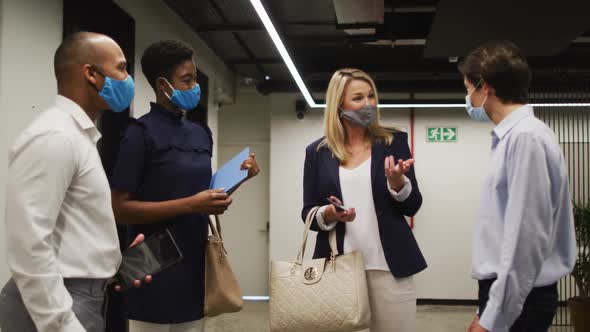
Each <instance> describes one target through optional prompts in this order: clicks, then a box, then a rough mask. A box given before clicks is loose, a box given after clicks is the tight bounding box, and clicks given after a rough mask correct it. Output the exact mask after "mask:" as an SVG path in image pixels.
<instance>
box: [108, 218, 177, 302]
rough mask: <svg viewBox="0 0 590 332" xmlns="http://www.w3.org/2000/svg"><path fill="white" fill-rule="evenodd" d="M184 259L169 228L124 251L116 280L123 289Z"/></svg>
mask: <svg viewBox="0 0 590 332" xmlns="http://www.w3.org/2000/svg"><path fill="white" fill-rule="evenodd" d="M181 260H182V253H181V251H180V249H179V248H178V245H177V244H176V242H175V241H174V238H173V237H172V234H171V233H170V231H169V230H168V229H165V230H163V231H161V232H158V233H155V234H152V235H150V236H149V237H148V238H146V239H145V240H144V241H143V242H141V243H139V244H138V245H136V246H134V247H132V248H129V249H127V250H125V251H124V252H123V260H122V262H121V266H120V267H119V270H118V271H117V274H116V275H115V281H116V282H117V283H118V284H119V286H121V288H122V289H123V290H125V289H128V288H130V287H132V286H133V281H135V280H143V279H144V278H145V276H146V275H154V274H157V273H158V272H160V271H162V270H164V269H167V268H169V267H171V266H172V265H174V264H176V263H178V262H180V261H181Z"/></svg>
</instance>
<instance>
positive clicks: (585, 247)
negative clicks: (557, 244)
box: [567, 202, 590, 332]
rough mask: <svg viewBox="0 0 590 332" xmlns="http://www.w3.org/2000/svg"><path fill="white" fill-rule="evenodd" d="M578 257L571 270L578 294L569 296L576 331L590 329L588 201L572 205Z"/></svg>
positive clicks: (589, 217) (589, 228) (589, 210)
mask: <svg viewBox="0 0 590 332" xmlns="http://www.w3.org/2000/svg"><path fill="white" fill-rule="evenodd" d="M574 223H575V227H576V244H577V248H578V258H577V260H576V265H575V266H574V270H573V272H572V276H573V277H574V280H575V281H576V286H577V289H578V296H575V297H572V298H570V299H569V300H568V301H567V302H568V306H569V308H570V313H571V318H572V323H573V325H574V330H575V331H576V332H589V331H590V202H588V203H586V204H585V205H581V204H575V205H574Z"/></svg>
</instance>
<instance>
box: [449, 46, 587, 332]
mask: <svg viewBox="0 0 590 332" xmlns="http://www.w3.org/2000/svg"><path fill="white" fill-rule="evenodd" d="M459 70H460V71H461V73H462V74H463V77H464V84H465V88H466V89H467V94H468V95H467V97H466V107H467V111H468V113H469V115H470V116H471V118H473V119H474V120H477V121H490V120H491V121H492V122H494V124H496V127H495V128H494V129H493V131H492V133H491V141H492V142H491V154H490V162H489V170H488V172H487V175H486V176H485V179H484V184H483V188H482V193H481V206H480V209H479V212H478V218H477V225H476V228H475V234H474V238H473V266H472V275H473V277H474V278H475V279H477V280H478V281H479V311H478V315H477V316H476V317H475V319H474V320H473V322H472V324H471V326H470V327H469V331H470V332H475V331H477V332H479V331H494V332H495V331H510V332H514V331H547V330H548V329H549V327H550V326H551V323H552V320H553V316H554V315H555V312H556V309H557V298H558V294H557V281H558V280H559V279H561V278H562V277H563V276H565V275H567V274H569V273H570V272H571V270H572V268H573V266H574V263H575V258H576V245H575V237H574V236H575V235H574V222H573V215H572V203H571V198H570V193H569V184H568V179H567V174H566V169H567V168H566V165H565V161H564V158H563V154H562V152H561V149H560V147H559V144H558V142H557V140H556V138H555V135H554V133H553V132H552V131H551V129H549V127H547V125H545V124H544V123H543V122H541V121H540V120H538V119H537V118H535V116H534V113H533V108H532V107H531V106H529V105H526V103H527V97H528V96H527V95H528V88H529V85H530V81H531V73H530V70H529V68H528V64H527V60H526V58H525V57H524V56H523V54H522V52H521V51H520V49H519V48H518V47H517V46H516V45H514V44H512V43H511V42H508V41H493V42H488V43H486V44H484V45H482V46H480V47H478V48H477V49H475V50H474V51H473V52H472V53H471V54H469V55H468V56H467V57H466V58H465V60H464V61H463V62H462V63H461V65H460V66H459ZM474 105H477V106H474Z"/></svg>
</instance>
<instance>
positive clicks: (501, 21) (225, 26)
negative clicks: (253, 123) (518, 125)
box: [165, 0, 590, 93]
mask: <svg viewBox="0 0 590 332" xmlns="http://www.w3.org/2000/svg"><path fill="white" fill-rule="evenodd" d="M333 1H334V0H262V3H263V4H264V6H265V8H266V11H267V12H268V14H269V16H270V17H271V19H272V20H273V23H274V25H275V27H276V29H277V30H278V32H279V35H280V36H281V39H282V40H283V42H284V43H285V46H286V47H287V50H288V51H289V54H290V55H291V58H292V59H293V61H294V63H295V65H296V67H297V69H298V70H299V72H300V74H301V76H302V77H303V80H304V81H305V83H306V85H307V87H308V89H309V90H310V91H311V92H317V93H321V92H324V91H325V90H326V87H327V85H328V81H329V79H330V77H331V75H332V73H333V72H334V71H335V70H337V69H339V68H343V67H356V68H360V69H363V70H365V71H367V72H369V73H370V74H371V76H372V77H373V78H374V79H375V81H376V83H377V86H378V88H379V90H380V92H417V93H419V92H462V91H463V84H462V80H461V77H460V75H459V74H458V72H457V64H456V63H454V62H451V61H450V60H449V57H452V56H459V57H460V56H463V55H465V53H466V52H467V51H468V50H470V49H471V48H473V47H474V46H475V45H477V44H479V43H481V42H482V41H484V40H487V39H494V38H506V39H511V40H514V41H515V42H517V43H518V44H519V45H520V46H521V47H522V48H523V49H525V52H526V53H527V54H528V55H529V62H530V65H531V67H532V69H533V87H535V88H540V89H541V88H542V89H546V88H549V87H551V88H571V87H579V86H585V85H587V83H588V81H589V80H590V61H588V60H589V59H590V58H589V56H590V20H588V19H587V18H585V17H587V15H588V13H590V1H588V0H560V1H559V2H555V1H536V0H494V1H486V2H478V1H474V0H469V1H465V0H440V1H439V0H380V1H382V2H384V14H383V15H384V20H383V23H382V24H375V23H373V24H346V25H343V24H338V22H337V19H336V14H335V8H334V4H333ZM377 1H379V0H377ZM165 2H166V3H167V4H168V5H169V6H170V7H171V8H172V9H173V10H174V11H176V12H177V13H178V14H179V15H180V16H181V17H182V18H183V19H184V20H185V21H186V22H187V23H188V24H189V25H190V26H191V27H192V28H193V29H194V30H195V31H196V32H197V33H198V34H199V35H200V36H201V37H202V38H203V39H204V40H205V41H206V42H207V44H208V45H209V46H210V47H211V48H212V49H213V50H214V51H215V52H216V53H217V55H219V56H220V57H221V58H222V59H223V61H224V62H225V63H226V64H227V65H228V66H229V67H230V68H231V69H232V70H234V71H235V72H237V73H239V74H240V75H242V76H244V77H247V78H252V79H253V82H255V84H256V86H257V88H258V90H259V91H260V92H262V93H273V92H297V91H299V90H298V89H297V86H296V85H295V83H294V81H293V80H292V78H291V75H290V74H289V71H288V70H287V67H286V66H285V65H284V64H283V61H282V59H281V57H280V55H279V53H278V52H277V51H276V49H275V47H274V44H273V43H272V40H271V39H270V37H269V36H268V34H267V33H266V30H265V29H264V26H263V25H262V23H261V22H260V20H259V18H258V15H257V14H256V12H255V11H254V8H253V7H252V5H251V4H250V1H249V0H165ZM351 28H374V29H375V33H374V34H370V35H349V34H347V33H346V32H345V31H344V29H351ZM585 36H587V37H585ZM396 40H397V41H398V42H401V43H402V44H404V41H407V42H409V43H412V42H413V41H418V45H396V46H395V47H392V46H391V41H396ZM420 40H423V41H424V42H422V43H420ZM574 40H575V41H574ZM197 52H198V50H197Z"/></svg>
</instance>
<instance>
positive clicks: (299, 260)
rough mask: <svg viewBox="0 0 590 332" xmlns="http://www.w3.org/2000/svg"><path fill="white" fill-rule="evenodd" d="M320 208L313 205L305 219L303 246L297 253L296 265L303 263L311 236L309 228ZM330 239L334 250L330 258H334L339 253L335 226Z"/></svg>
mask: <svg viewBox="0 0 590 332" xmlns="http://www.w3.org/2000/svg"><path fill="white" fill-rule="evenodd" d="M319 209H320V207H319V206H316V207H313V208H312V209H311V210H309V212H308V213H307V218H306V219H305V227H304V231H303V240H302V242H301V247H300V248H299V252H298V253H297V258H295V263H294V264H296V265H302V264H303V257H304V256H305V247H306V245H307V238H308V236H309V230H310V228H311V224H312V223H313V220H314V218H315V216H316V214H317V212H318V210H319ZM329 240H330V249H331V250H332V252H331V254H330V259H331V260H333V259H334V258H335V257H336V256H337V255H338V247H337V244H336V228H334V229H332V230H331V231H330V234H329Z"/></svg>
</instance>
